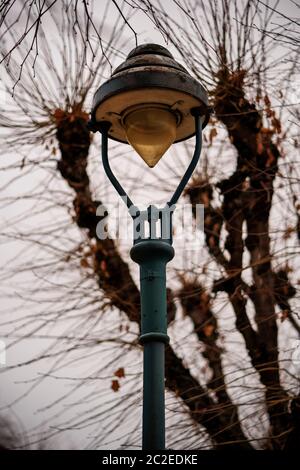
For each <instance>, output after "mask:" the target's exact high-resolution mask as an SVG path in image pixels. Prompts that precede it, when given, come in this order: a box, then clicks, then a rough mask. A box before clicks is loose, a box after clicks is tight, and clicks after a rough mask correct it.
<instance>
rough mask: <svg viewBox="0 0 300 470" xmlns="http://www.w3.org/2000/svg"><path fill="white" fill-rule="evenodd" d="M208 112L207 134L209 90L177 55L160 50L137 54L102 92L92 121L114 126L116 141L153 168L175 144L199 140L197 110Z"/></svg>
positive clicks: (141, 48) (203, 118)
mask: <svg viewBox="0 0 300 470" xmlns="http://www.w3.org/2000/svg"><path fill="white" fill-rule="evenodd" d="M199 107H200V108H201V109H203V115H202V116H201V121H202V128H203V127H205V125H206V124H207V122H208V119H209V108H208V100H207V94H206V91H205V89H204V88H203V86H202V85H201V84H200V83H199V82H198V81H197V80H195V79H194V78H193V77H192V76H191V75H190V74H189V73H188V72H187V70H185V68H184V67H182V65H180V64H179V63H178V62H176V61H175V60H174V58H173V56H172V54H171V53H170V52H169V51H168V50H167V49H166V48H165V47H162V46H159V45H157V44H145V45H142V46H138V47H136V48H135V49H133V50H132V51H131V52H130V54H129V55H128V56H127V58H126V60H125V62H123V63H122V64H121V65H120V66H119V67H117V68H116V70H115V71H114V72H113V73H112V76H111V78H110V79H109V80H107V81H106V82H105V83H103V84H102V85H101V86H100V88H99V89H98V90H97V92H96V93H95V96H94V100H93V109H92V121H93V122H94V123H97V122H101V121H108V122H110V123H111V126H110V128H109V131H108V135H109V137H110V138H111V139H113V140H117V141H119V142H123V143H130V144H131V145H132V147H133V148H134V149H135V150H136V151H137V153H138V154H139V155H140V156H141V157H142V158H143V160H144V161H145V162H146V163H147V164H148V165H149V166H150V167H153V166H155V165H156V163H157V162H158V161H159V160H160V158H161V157H162V155H163V154H164V153H165V152H166V151H167V149H168V148H169V147H170V145H171V144H172V143H175V142H180V141H182V140H186V139H188V138H190V137H192V136H193V135H194V134H195V123H194V117H193V115H192V109H193V108H199Z"/></svg>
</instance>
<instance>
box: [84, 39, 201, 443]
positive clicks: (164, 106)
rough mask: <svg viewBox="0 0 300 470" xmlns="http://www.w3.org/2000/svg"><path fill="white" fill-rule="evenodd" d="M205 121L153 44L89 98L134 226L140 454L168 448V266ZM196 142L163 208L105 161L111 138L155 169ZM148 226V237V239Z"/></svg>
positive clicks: (192, 91)
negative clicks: (175, 148)
mask: <svg viewBox="0 0 300 470" xmlns="http://www.w3.org/2000/svg"><path fill="white" fill-rule="evenodd" d="M208 119H209V107H208V101H207V95H206V92H205V90H204V88H203V87H202V85H201V84H200V83H199V82H198V81H197V80H195V79H194V78H193V77H191V75H190V74H189V73H188V72H187V71H186V69H185V68H184V67H182V66H181V65H180V64H179V63H178V62H176V61H175V60H174V58H173V56H172V54H170V52H169V51H168V50H167V49H166V48H164V47H162V46H159V45H157V44H145V45H142V46H138V47H136V48H135V49H133V50H132V51H131V52H130V54H129V55H128V56H127V58H126V60H125V62H123V63H122V64H121V65H120V66H119V67H118V68H117V69H116V70H115V71H114V72H113V74H112V76H111V78H110V79H109V80H107V81H106V82H105V83H103V84H102V85H101V86H100V88H99V89H98V90H97V92H96V93H95V96H94V101H93V108H92V112H91V120H90V122H89V128H90V130H91V131H93V132H96V131H100V132H101V134H102V161H103V166H104V170H105V172H106V175H107V176H108V178H109V180H110V181H111V183H112V185H113V186H114V187H115V189H116V191H117V192H118V193H119V195H120V196H121V197H122V198H123V199H124V201H125V203H126V205H127V207H128V209H129V213H130V215H131V217H132V219H133V225H134V237H133V238H134V240H133V241H134V243H133V247H132V249H131V251H130V255H131V258H132V259H133V261H135V262H136V263H138V264H139V266H140V287H141V289H140V292H141V336H140V343H141V344H142V345H143V346H144V380H143V383H144V385H143V386H144V396H143V449H146V450H163V449H164V448H165V399H164V394H165V390H164V389H165V387H164V380H165V370H164V369H165V366H164V362H165V345H166V344H168V342H169V337H168V335H167V299H166V264H167V263H168V262H169V261H170V260H171V259H172V258H173V256H174V249H173V247H172V214H173V212H174V209H175V204H176V202H177V201H178V198H179V197H180V195H181V193H182V191H183V189H184V187H185V186H186V184H187V182H188V180H189V179H190V177H191V175H192V173H193V171H194V169H195V167H196V165H197V163H198V160H199V156H200V151H201V142H202V129H203V127H204V126H205V125H206V124H207V122H208ZM194 135H195V136H196V145H195V150H194V155H193V157H192V159H191V161H190V163H189V166H188V168H187V170H186V171H185V173H184V175H183V177H182V179H181V181H180V183H179V185H178V187H177V189H176V190H175V192H174V194H173V196H172V197H171V199H170V200H169V201H168V202H167V204H166V205H165V207H163V208H161V209H159V208H157V207H155V206H152V205H150V206H149V207H148V209H147V210H146V211H140V210H139V209H138V207H136V206H135V205H134V204H133V202H132V201H131V199H130V197H129V196H128V195H127V193H126V191H125V190H124V189H123V187H122V186H121V184H120V182H119V181H118V180H117V179H116V177H115V175H114V173H113V172H112V170H111V167H110V164H109V160H108V138H110V139H113V140H116V141H118V142H122V143H124V144H126V143H130V144H131V146H132V147H133V148H134V149H135V150H136V152H137V153H138V154H139V155H140V156H141V157H142V159H143V160H144V161H145V162H146V164H147V165H148V166H149V167H151V168H152V167H154V166H155V165H156V164H157V162H158V161H159V160H160V158H161V157H162V156H163V154H164V153H165V152H166V150H167V149H168V148H169V147H170V146H171V145H172V144H173V143H176V142H180V141H183V140H186V139H189V138H190V137H192V136H194ZM146 224H148V232H149V235H146V231H145V229H146Z"/></svg>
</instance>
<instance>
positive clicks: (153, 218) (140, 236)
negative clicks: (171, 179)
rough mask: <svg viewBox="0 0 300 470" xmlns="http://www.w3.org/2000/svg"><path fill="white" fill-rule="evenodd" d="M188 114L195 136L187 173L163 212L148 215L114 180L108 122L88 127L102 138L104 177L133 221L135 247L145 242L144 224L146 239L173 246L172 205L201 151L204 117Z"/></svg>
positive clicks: (151, 208) (196, 111)
mask: <svg viewBox="0 0 300 470" xmlns="http://www.w3.org/2000/svg"><path fill="white" fill-rule="evenodd" d="M191 114H192V115H193V116H194V119H195V131H196V132H195V135H196V145H195V150H194V154H193V157H192V159H191V161H190V163H189V166H188V168H187V169H186V171H185V173H184V175H183V177H182V179H181V181H180V182H179V184H178V186H177V188H176V190H175V191H174V194H173V196H172V197H171V199H170V200H169V202H167V204H166V206H165V207H164V208H163V209H157V208H156V207H155V206H149V207H148V210H147V211H140V210H139V208H138V207H137V206H135V205H134V203H133V202H132V200H131V199H130V197H129V196H128V194H127V192H126V191H125V189H124V188H123V186H122V185H121V184H120V183H119V181H118V180H117V178H116V177H115V175H114V173H113V171H112V169H111V166H110V163H109V160H108V131H109V129H110V127H111V123H110V122H108V121H101V122H92V121H90V122H89V123H88V127H89V129H90V130H91V131H92V132H96V131H100V132H101V134H102V162H103V167H104V170H105V173H106V175H107V177H108V179H109V180H110V182H111V184H112V185H113V186H114V188H115V190H116V191H117V193H118V194H119V196H121V198H122V199H123V201H124V202H125V204H126V205H127V208H128V210H129V213H130V215H131V217H132V219H133V220H134V243H137V242H139V241H141V240H145V234H144V222H145V221H148V222H149V226H150V230H149V237H148V238H150V239H153V238H154V239H156V238H157V239H160V240H163V241H165V242H168V243H170V244H172V214H173V212H174V210H175V204H176V203H177V201H178V199H179V197H180V196H181V194H182V192H183V190H184V188H185V186H186V184H187V183H188V181H189V179H190V177H191V176H192V174H193V171H194V170H195V168H196V165H197V163H198V161H199V158H200V153H201V147H202V123H201V116H203V109H202V108H201V107H199V108H193V109H192V110H191ZM158 220H160V221H161V232H160V236H159V237H157V236H156V229H155V225H156V222H157V221H158Z"/></svg>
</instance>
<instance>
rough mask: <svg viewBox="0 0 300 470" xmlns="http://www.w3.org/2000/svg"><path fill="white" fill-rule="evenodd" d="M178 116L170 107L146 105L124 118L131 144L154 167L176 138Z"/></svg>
mask: <svg viewBox="0 0 300 470" xmlns="http://www.w3.org/2000/svg"><path fill="white" fill-rule="evenodd" d="M176 127H177V120H176V116H175V115H174V114H173V113H172V112H170V111H169V110H168V109H163V108H158V107H157V108H156V107H145V108H139V109H136V110H133V111H132V112H131V113H129V114H128V115H127V116H126V117H125V118H124V128H125V132H126V137H127V140H128V142H129V144H130V145H131V146H132V147H133V148H134V149H135V151H136V152H137V153H138V154H139V155H140V156H141V157H142V159H143V160H144V161H145V162H146V163H147V165H148V166H149V167H150V168H153V167H154V166H155V165H156V163H157V162H158V161H159V160H160V159H161V157H162V156H163V154H164V153H165V152H166V151H167V150H168V148H169V147H170V146H171V145H172V143H173V142H174V141H175V139H176Z"/></svg>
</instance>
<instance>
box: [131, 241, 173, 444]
mask: <svg viewBox="0 0 300 470" xmlns="http://www.w3.org/2000/svg"><path fill="white" fill-rule="evenodd" d="M130 255H131V258H132V259H133V261H135V262H136V263H138V264H139V265H140V283H141V336H140V342H141V344H143V345H144V384H143V388H144V392H143V449H144V450H164V449H165V383H164V382H165V344H167V343H168V342H169V337H168V335H167V291H166V264H167V263H168V261H170V260H171V259H172V258H173V256H174V248H173V247H172V246H171V245H170V244H169V243H168V242H165V241H162V240H155V239H148V240H141V241H139V242H138V243H136V244H135V245H134V246H133V247H132V249H131V252H130Z"/></svg>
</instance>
